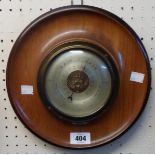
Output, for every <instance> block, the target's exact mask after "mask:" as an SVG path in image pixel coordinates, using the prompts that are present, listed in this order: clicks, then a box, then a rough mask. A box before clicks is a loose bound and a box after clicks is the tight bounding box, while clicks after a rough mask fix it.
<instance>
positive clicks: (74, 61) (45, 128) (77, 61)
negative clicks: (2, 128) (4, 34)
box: [6, 5, 151, 148]
mask: <svg viewBox="0 0 155 155" xmlns="http://www.w3.org/2000/svg"><path fill="white" fill-rule="evenodd" d="M6 82H7V91H8V95H9V98H10V102H11V104H12V107H13V109H14V110H15V112H16V114H17V115H18V117H19V118H20V120H21V121H22V122H23V124H24V125H25V126H26V127H27V128H28V129H29V130H30V131H31V132H33V133H34V134H35V135H37V136H39V137H40V138H42V139H43V140H45V141H47V142H49V143H51V144H54V145H58V146H61V147H67V148H91V147H96V146H99V145H102V144H106V143H108V142H111V141H112V140H114V139H116V138H117V137H119V136H120V135H122V134H123V133H125V132H126V131H127V130H128V129H129V128H130V127H131V126H132V125H133V123H134V122H135V121H136V120H137V118H138V117H139V115H140V114H141V112H142V110H143V109H144V107H145V104H146V103H147V99H148V96H149V92H150V85H151V71H150V64H149V59H148V56H147V52H146V50H145V48H144V46H143V44H142V42H141V40H140V39H139V37H138V36H137V34H136V33H135V32H134V31H133V30H132V28H131V27H130V26H129V25H127V24H126V23H125V22H124V21H123V20H121V19H120V18H119V17H117V16H115V15H114V14H112V13H110V12H108V11H106V10H103V9H99V8H96V7H91V6H84V5H82V6H66V7H62V8H58V9H55V10H52V11H50V12H47V13H45V14H43V15H42V16H40V17H39V18H37V19H36V20H34V21H33V22H32V23H31V24H30V25H28V26H27V28H26V29H25V30H24V31H23V32H22V33H21V35H20V36H19V37H18V39H17V41H16V42H15V44H14V46H13V48H12V51H11V54H10V57H9V60H8V65H7V81H6Z"/></svg>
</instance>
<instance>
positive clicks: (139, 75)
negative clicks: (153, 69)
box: [130, 72, 145, 83]
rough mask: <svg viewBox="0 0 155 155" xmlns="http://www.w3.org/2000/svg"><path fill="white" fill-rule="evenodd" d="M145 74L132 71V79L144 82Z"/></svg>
mask: <svg viewBox="0 0 155 155" xmlns="http://www.w3.org/2000/svg"><path fill="white" fill-rule="evenodd" d="M144 76H145V75H144V74H142V73H138V72H131V76H130V81H133V82H139V83H143V82H144Z"/></svg>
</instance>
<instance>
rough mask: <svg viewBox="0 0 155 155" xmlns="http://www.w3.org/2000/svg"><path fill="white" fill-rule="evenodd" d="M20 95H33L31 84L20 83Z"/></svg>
mask: <svg viewBox="0 0 155 155" xmlns="http://www.w3.org/2000/svg"><path fill="white" fill-rule="evenodd" d="M21 94H22V95H33V86H31V85H21Z"/></svg>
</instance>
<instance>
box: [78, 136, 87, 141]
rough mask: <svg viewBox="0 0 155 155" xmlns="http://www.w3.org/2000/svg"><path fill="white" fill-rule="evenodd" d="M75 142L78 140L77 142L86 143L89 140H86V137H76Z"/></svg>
mask: <svg viewBox="0 0 155 155" xmlns="http://www.w3.org/2000/svg"><path fill="white" fill-rule="evenodd" d="M75 140H76V141H86V140H87V138H86V136H76V137H75Z"/></svg>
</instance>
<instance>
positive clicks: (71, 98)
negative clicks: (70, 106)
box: [68, 92, 73, 101]
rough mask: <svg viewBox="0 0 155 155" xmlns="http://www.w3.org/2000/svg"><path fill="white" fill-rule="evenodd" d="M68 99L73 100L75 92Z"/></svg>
mask: <svg viewBox="0 0 155 155" xmlns="http://www.w3.org/2000/svg"><path fill="white" fill-rule="evenodd" d="M68 99H70V100H71V101H72V100H73V92H72V94H71V95H70V96H68Z"/></svg>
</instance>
